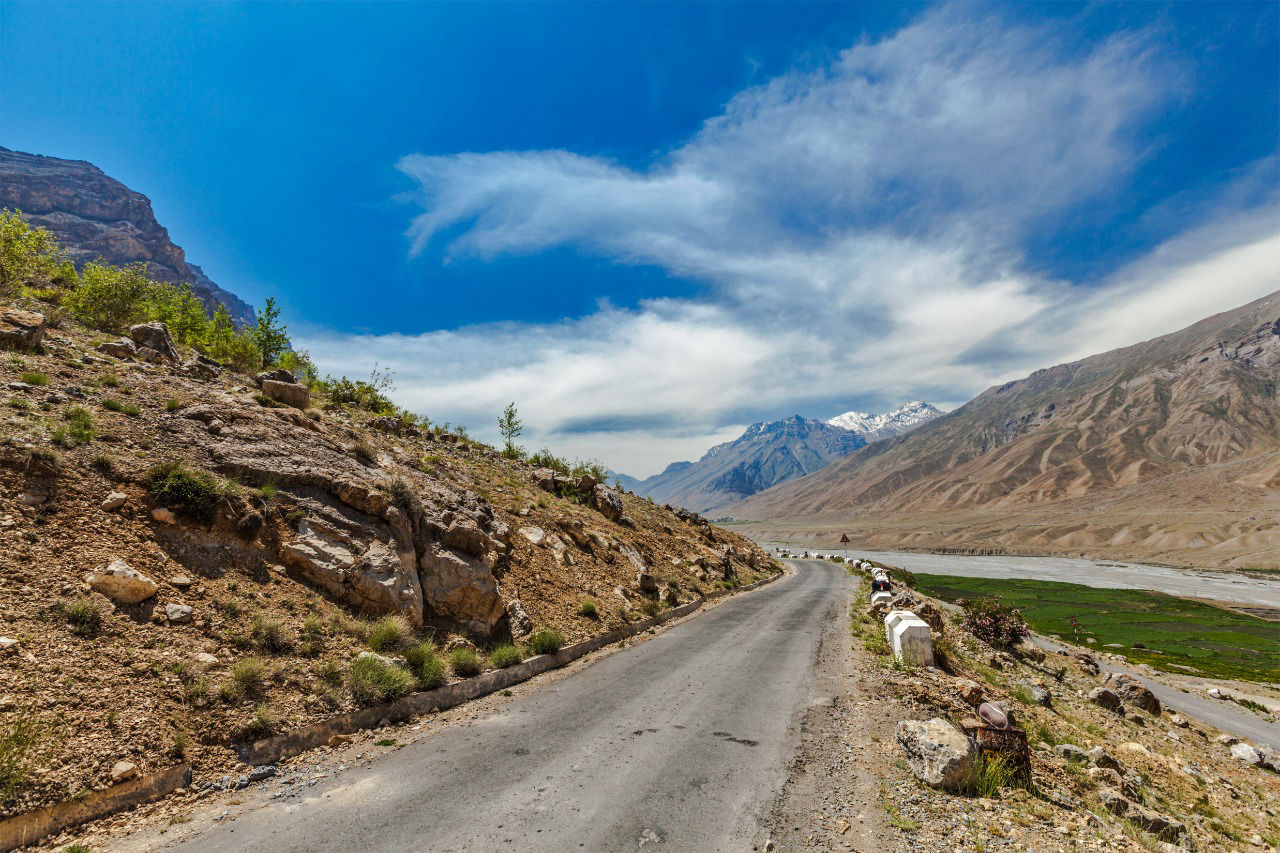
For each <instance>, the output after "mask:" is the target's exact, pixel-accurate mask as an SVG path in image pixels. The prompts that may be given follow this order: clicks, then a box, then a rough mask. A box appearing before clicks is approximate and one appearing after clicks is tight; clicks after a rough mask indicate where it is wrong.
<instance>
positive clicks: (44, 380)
mask: <svg viewBox="0 0 1280 853" xmlns="http://www.w3.org/2000/svg"><path fill="white" fill-rule="evenodd" d="M21 379H22V381H23V382H25V383H26V384H28V385H48V384H49V377H48V376H46V375H45V374H43V373H24V374H22V377H21Z"/></svg>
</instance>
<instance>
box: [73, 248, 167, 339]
mask: <svg viewBox="0 0 1280 853" xmlns="http://www.w3.org/2000/svg"><path fill="white" fill-rule="evenodd" d="M156 287H157V284H156V282H154V281H152V280H151V278H150V276H148V275H147V268H146V266H145V265H144V264H142V263H135V264H129V265H128V266H123V267H113V266H111V265H110V264H101V263H98V262H97V261H93V262H91V263H89V264H87V265H86V266H85V268H84V272H82V273H81V274H80V282H79V284H77V285H76V288H75V290H73V291H71V295H70V296H68V297H67V299H66V300H65V304H66V306H67V308H68V309H70V311H71V313H72V315H73V316H74V317H75V318H76V319H77V320H79V321H80V322H81V323H84V324H85V325H86V326H92V327H93V328H95V329H101V330H102V331H104V332H114V333H119V332H121V331H123V330H124V328H125V327H126V326H130V325H132V324H134V323H141V322H144V321H145V320H147V319H148V317H147V315H148V313H150V308H151V299H152V296H153V295H154V294H155V292H156Z"/></svg>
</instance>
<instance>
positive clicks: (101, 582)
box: [85, 560, 159, 604]
mask: <svg viewBox="0 0 1280 853" xmlns="http://www.w3.org/2000/svg"><path fill="white" fill-rule="evenodd" d="M85 581H86V582H87V583H88V584H89V586H90V587H92V588H93V589H95V590H97V591H98V592H100V593H102V594H103V595H105V596H106V597H107V598H110V599H112V600H113V601H119V602H120V603H122V604H137V603H138V602H139V601H145V600H146V599H148V598H150V597H151V596H153V595H155V594H156V590H157V589H159V587H158V586H156V583H155V581H153V580H151V578H149V577H147V576H146V575H144V574H143V573H142V572H139V571H137V570H136V569H133V568H130V566H129V564H128V563H126V562H125V561H124V560H113V561H111V564H110V565H108V566H107V567H106V568H105V569H101V570H99V571H96V572H90V573H89V574H88V576H87V577H86V578H85Z"/></svg>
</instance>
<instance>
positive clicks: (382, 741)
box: [373, 737, 397, 746]
mask: <svg viewBox="0 0 1280 853" xmlns="http://www.w3.org/2000/svg"><path fill="white" fill-rule="evenodd" d="M396 743H397V741H396V739H395V738H393V737H383V738H378V739H377V740H375V741H374V742H373V745H374V746H395V745H396Z"/></svg>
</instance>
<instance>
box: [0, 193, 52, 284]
mask: <svg viewBox="0 0 1280 853" xmlns="http://www.w3.org/2000/svg"><path fill="white" fill-rule="evenodd" d="M59 260H60V258H59V255H58V241H57V240H56V239H55V238H54V236H53V233H52V232H51V231H49V229H47V228H40V227H38V226H37V227H32V226H31V225H29V224H28V223H27V221H26V220H25V219H23V218H22V213H21V212H20V211H17V210H8V209H5V210H3V211H0V296H6V297H7V296H12V295H13V294H14V293H16V292H17V290H18V288H20V287H27V286H41V285H44V284H47V283H48V282H49V281H51V280H52V279H53V278H54V277H55V276H57V274H58V267H59Z"/></svg>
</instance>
